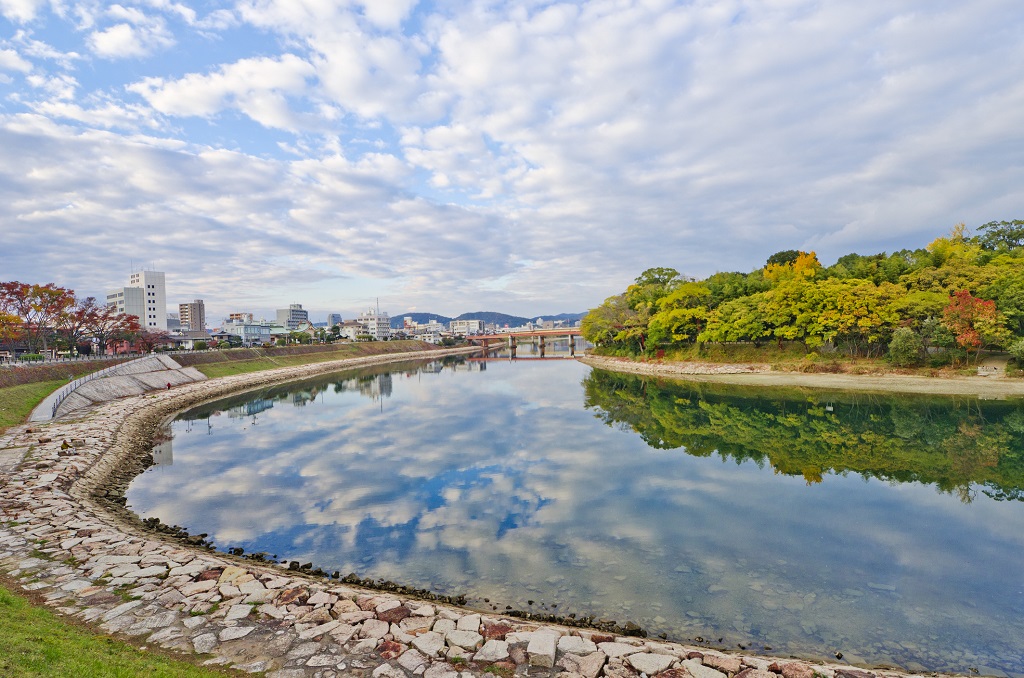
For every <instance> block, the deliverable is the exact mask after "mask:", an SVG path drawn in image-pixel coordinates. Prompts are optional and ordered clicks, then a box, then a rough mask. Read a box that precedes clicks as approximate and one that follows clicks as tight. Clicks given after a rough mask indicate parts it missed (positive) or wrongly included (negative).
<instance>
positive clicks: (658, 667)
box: [626, 652, 676, 676]
mask: <svg viewBox="0 0 1024 678" xmlns="http://www.w3.org/2000/svg"><path fill="white" fill-rule="evenodd" d="M675 660H676V658H675V657H670V656H669V655H667V654H651V653H649V652H637V653H636V654H631V655H629V656H628V657H626V661H627V662H629V665H630V666H632V667H633V668H634V669H636V670H637V671H639V672H640V673H646V674H647V675H648V676H653V675H655V674H658V673H661V672H662V671H664V670H665V669H667V668H668V667H670V666H672V663H673V662H675Z"/></svg>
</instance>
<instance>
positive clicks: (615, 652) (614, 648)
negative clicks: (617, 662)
mask: <svg viewBox="0 0 1024 678" xmlns="http://www.w3.org/2000/svg"><path fill="white" fill-rule="evenodd" d="M597 649H599V650H601V652H604V653H605V654H606V655H608V658H609V659H615V658H616V657H626V656H628V655H631V654H633V653H635V652H641V651H643V648H640V647H637V646H636V645H630V644H629V643H600V644H598V646H597Z"/></svg>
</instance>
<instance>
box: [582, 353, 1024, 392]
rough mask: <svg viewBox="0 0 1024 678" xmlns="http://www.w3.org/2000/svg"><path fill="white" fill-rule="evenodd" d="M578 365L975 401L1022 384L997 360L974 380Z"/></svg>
mask: <svg viewBox="0 0 1024 678" xmlns="http://www.w3.org/2000/svg"><path fill="white" fill-rule="evenodd" d="M578 360H580V362H583V363H585V364H587V365H590V366H591V367H596V368H598V369H603V370H611V371H615V372H630V373H633V374H644V375H650V376H653V377H666V378H669V379H682V380H686V381H703V382H713V383H720V384H738V385H746V386H796V387H806V388H822V389H831V390H834V391H874V392H886V393H922V394H930V395H966V396H977V397H980V398H1019V397H1022V396H1024V379H1011V378H1007V377H1006V376H1005V375H1004V373H1003V368H1005V366H1006V361H1005V360H999V359H994V360H992V361H986V362H983V363H982V365H983V366H984V367H986V368H988V369H986V370H985V371H983V372H982V371H979V375H978V376H967V377H924V376H917V375H909V374H831V373H804V372H775V371H772V368H771V366H770V365H764V364H758V363H750V364H718V363H698V362H665V363H661V362H638V361H634V360H630V359H628V358H611V357H607V356H595V355H587V356H584V357H582V358H579V359H578Z"/></svg>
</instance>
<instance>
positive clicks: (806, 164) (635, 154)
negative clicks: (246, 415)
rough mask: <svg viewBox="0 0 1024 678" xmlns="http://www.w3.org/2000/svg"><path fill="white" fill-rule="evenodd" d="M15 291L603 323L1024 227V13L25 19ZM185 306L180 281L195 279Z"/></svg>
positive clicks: (440, 9) (942, 8) (88, 14)
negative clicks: (759, 272)
mask: <svg viewBox="0 0 1024 678" xmlns="http://www.w3.org/2000/svg"><path fill="white" fill-rule="evenodd" d="M0 16H2V17H3V21H0V146H2V147H3V148H4V149H5V158H4V162H3V163H0V225H2V226H0V228H2V232H3V236H4V253H3V255H2V256H0V278H3V279H5V280H22V281H29V282H40V283H45V282H54V283H56V284H58V285H61V286H65V287H70V288H73V289H75V290H76V291H77V292H78V293H79V295H80V296H88V295H91V296H96V297H97V298H98V299H102V298H103V297H104V293H105V291H106V290H109V289H113V288H116V287H118V286H120V285H123V284H124V283H123V281H124V279H125V278H126V276H127V275H128V273H129V271H134V269H135V267H136V266H137V265H138V264H137V262H146V264H145V266H147V267H151V268H153V269H156V270H160V271H165V272H166V273H167V276H168V280H169V282H168V301H169V302H173V303H180V302H187V301H190V300H192V299H196V298H202V299H204V300H205V301H206V304H207V308H208V313H209V318H210V320H211V322H213V321H214V319H219V318H221V317H223V316H226V315H227V313H229V312H231V311H241V310H247V311H252V312H255V313H257V314H266V315H267V317H270V314H271V313H273V311H274V310H275V309H278V308H285V307H287V306H288V304H290V303H294V302H296V301H298V302H299V303H302V304H303V305H304V306H305V307H306V308H307V309H309V310H310V311H311V313H313V314H316V315H318V316H319V315H321V314H323V315H325V314H326V313H328V312H340V313H342V314H343V315H345V316H346V317H350V316H351V315H352V314H353V313H357V312H358V310H359V309H361V308H364V307H366V306H367V304H368V303H370V302H371V301H373V300H374V299H376V298H379V299H380V305H381V308H386V309H388V310H389V312H390V313H391V315H400V314H402V313H407V312H430V313H438V314H443V315H448V316H457V315H459V314H460V313H462V312H465V311H474V310H493V311H499V312H503V313H509V314H516V315H523V316H533V317H536V316H538V315H541V316H543V315H545V314H548V315H550V314H557V313H562V312H580V311H584V310H586V309H588V308H592V307H594V306H596V305H598V304H599V303H600V302H601V301H602V300H603V299H604V298H606V297H608V296H609V295H612V294H616V293H618V292H620V291H621V290H622V289H624V288H625V286H626V285H627V284H628V283H629V282H630V281H631V280H632V279H633V278H635V277H636V276H637V275H639V274H640V273H641V272H642V271H643V270H644V269H646V268H649V267H655V266H668V267H672V268H675V269H677V270H679V271H680V272H681V273H683V274H684V275H691V276H696V277H705V276H707V275H709V274H711V273H714V272H715V271H719V270H723V271H725V270H733V271H741V272H749V271H750V270H753V269H755V268H757V267H759V266H761V265H763V263H764V261H765V259H766V258H767V257H768V256H769V255H770V254H772V253H773V252H776V251H779V250H784V249H801V250H805V251H810V250H814V251H816V252H817V253H818V256H819V258H820V259H821V260H822V261H823V262H825V263H830V262H833V261H835V260H836V259H837V258H838V257H840V256H842V255H844V254H847V253H850V252H858V253H861V254H873V253H876V252H879V251H889V252H891V251H894V250H898V249H901V248H916V247H923V246H925V245H926V244H927V243H928V242H930V241H931V240H933V239H934V238H936V237H938V236H940V235H944V234H946V233H948V232H949V231H950V229H951V228H952V227H953V226H954V225H955V224H956V223H958V222H964V223H966V224H967V226H968V227H969V228H971V229H976V228H977V227H978V226H980V225H981V224H984V223H986V222H989V221H998V220H1009V219H1016V218H1021V217H1024V194H1022V193H1021V191H1020V190H1019V186H1020V185H1021V183H1022V178H1024V176H1022V175H1024V160H1022V153H1021V148H1024V129H1022V128H1021V126H1020V125H1019V121H1018V117H1019V114H1018V111H1019V110H1020V109H1021V108H1022V106H1021V104H1022V103H1024V83H1022V82H1021V80H1020V78H1019V73H1020V72H1021V67H1022V63H1024V41H1022V40H1020V35H1021V33H1022V30H1024V12H1021V11H1020V8H1019V5H1018V3H1016V2H1013V1H1012V0H989V1H988V2H984V3H957V2H951V1H948V0H939V1H935V0H928V1H926V0H911V1H910V2H905V3H900V4H899V6H898V7H896V8H894V6H893V4H892V3H888V2H883V1H882V0H874V1H868V2H861V3H820V2H816V1H813V0H795V1H794V2H788V3H764V2H752V1H749V0H718V1H715V2H711V1H698V2H686V3H683V2H671V1H668V0H635V1H622V2H610V1H605V0H594V1H592V2H587V3H582V4H581V3H558V2H541V1H539V0H524V1H522V2H507V3H499V2H491V1H486V0H478V1H476V2H470V3H448V2H440V1H439V2H417V1H416V0H391V1H390V2H388V1H384V0H375V1H374V2H370V1H369V0H351V1H347V2H336V3H322V2H317V1H315V0H294V1H291V0H290V1H289V2H284V0H265V1H262V2H258V3H257V2H252V1H251V0H237V1H236V2H231V1H221V0H214V1H213V2H209V3H202V4H201V5H200V4H197V3H175V2H156V1H155V0H145V1H144V2H143V1H140V2H125V3H120V4H109V5H107V4H100V3H85V2H63V3H48V2H43V1H42V0H0ZM172 281H173V282H172Z"/></svg>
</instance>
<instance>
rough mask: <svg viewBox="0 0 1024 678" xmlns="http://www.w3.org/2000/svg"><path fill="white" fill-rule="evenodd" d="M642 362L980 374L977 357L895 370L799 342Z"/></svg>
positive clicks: (672, 354) (697, 347)
mask: <svg viewBox="0 0 1024 678" xmlns="http://www.w3.org/2000/svg"><path fill="white" fill-rule="evenodd" d="M590 353H591V354H593V355H598V356H602V355H603V356H608V357H617V356H616V354H614V353H608V352H605V351H602V350H601V349H593V350H591V351H590ZM634 360H636V361H640V362H665V363H672V362H702V363H719V364H738V363H742V364H751V363H753V364H761V365H769V366H770V367H771V368H772V369H773V370H775V371H780V372H803V373H825V374H862V375H886V374H897V375H919V376H943V377H951V376H965V375H969V374H974V373H976V372H977V367H976V365H975V358H974V357H972V358H971V365H970V366H968V365H966V364H962V363H960V364H957V363H954V364H942V362H941V361H939V362H936V363H935V364H932V365H927V366H922V367H913V368H903V367H895V366H893V365H892V364H891V363H890V362H889V361H888V360H886V359H885V358H884V357H872V358H866V357H853V356H850V355H847V354H845V353H839V352H832V353H828V352H821V353H819V352H817V351H808V350H807V348H806V347H804V345H803V344H800V343H799V342H783V344H782V345H781V346H780V345H779V344H777V343H775V342H770V343H766V344H762V345H760V346H754V345H753V344H749V343H737V344H693V345H691V346H685V347H681V348H676V349H673V350H669V351H659V352H658V353H657V354H656V355H655V356H646V357H643V356H639V357H636V358H634Z"/></svg>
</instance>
